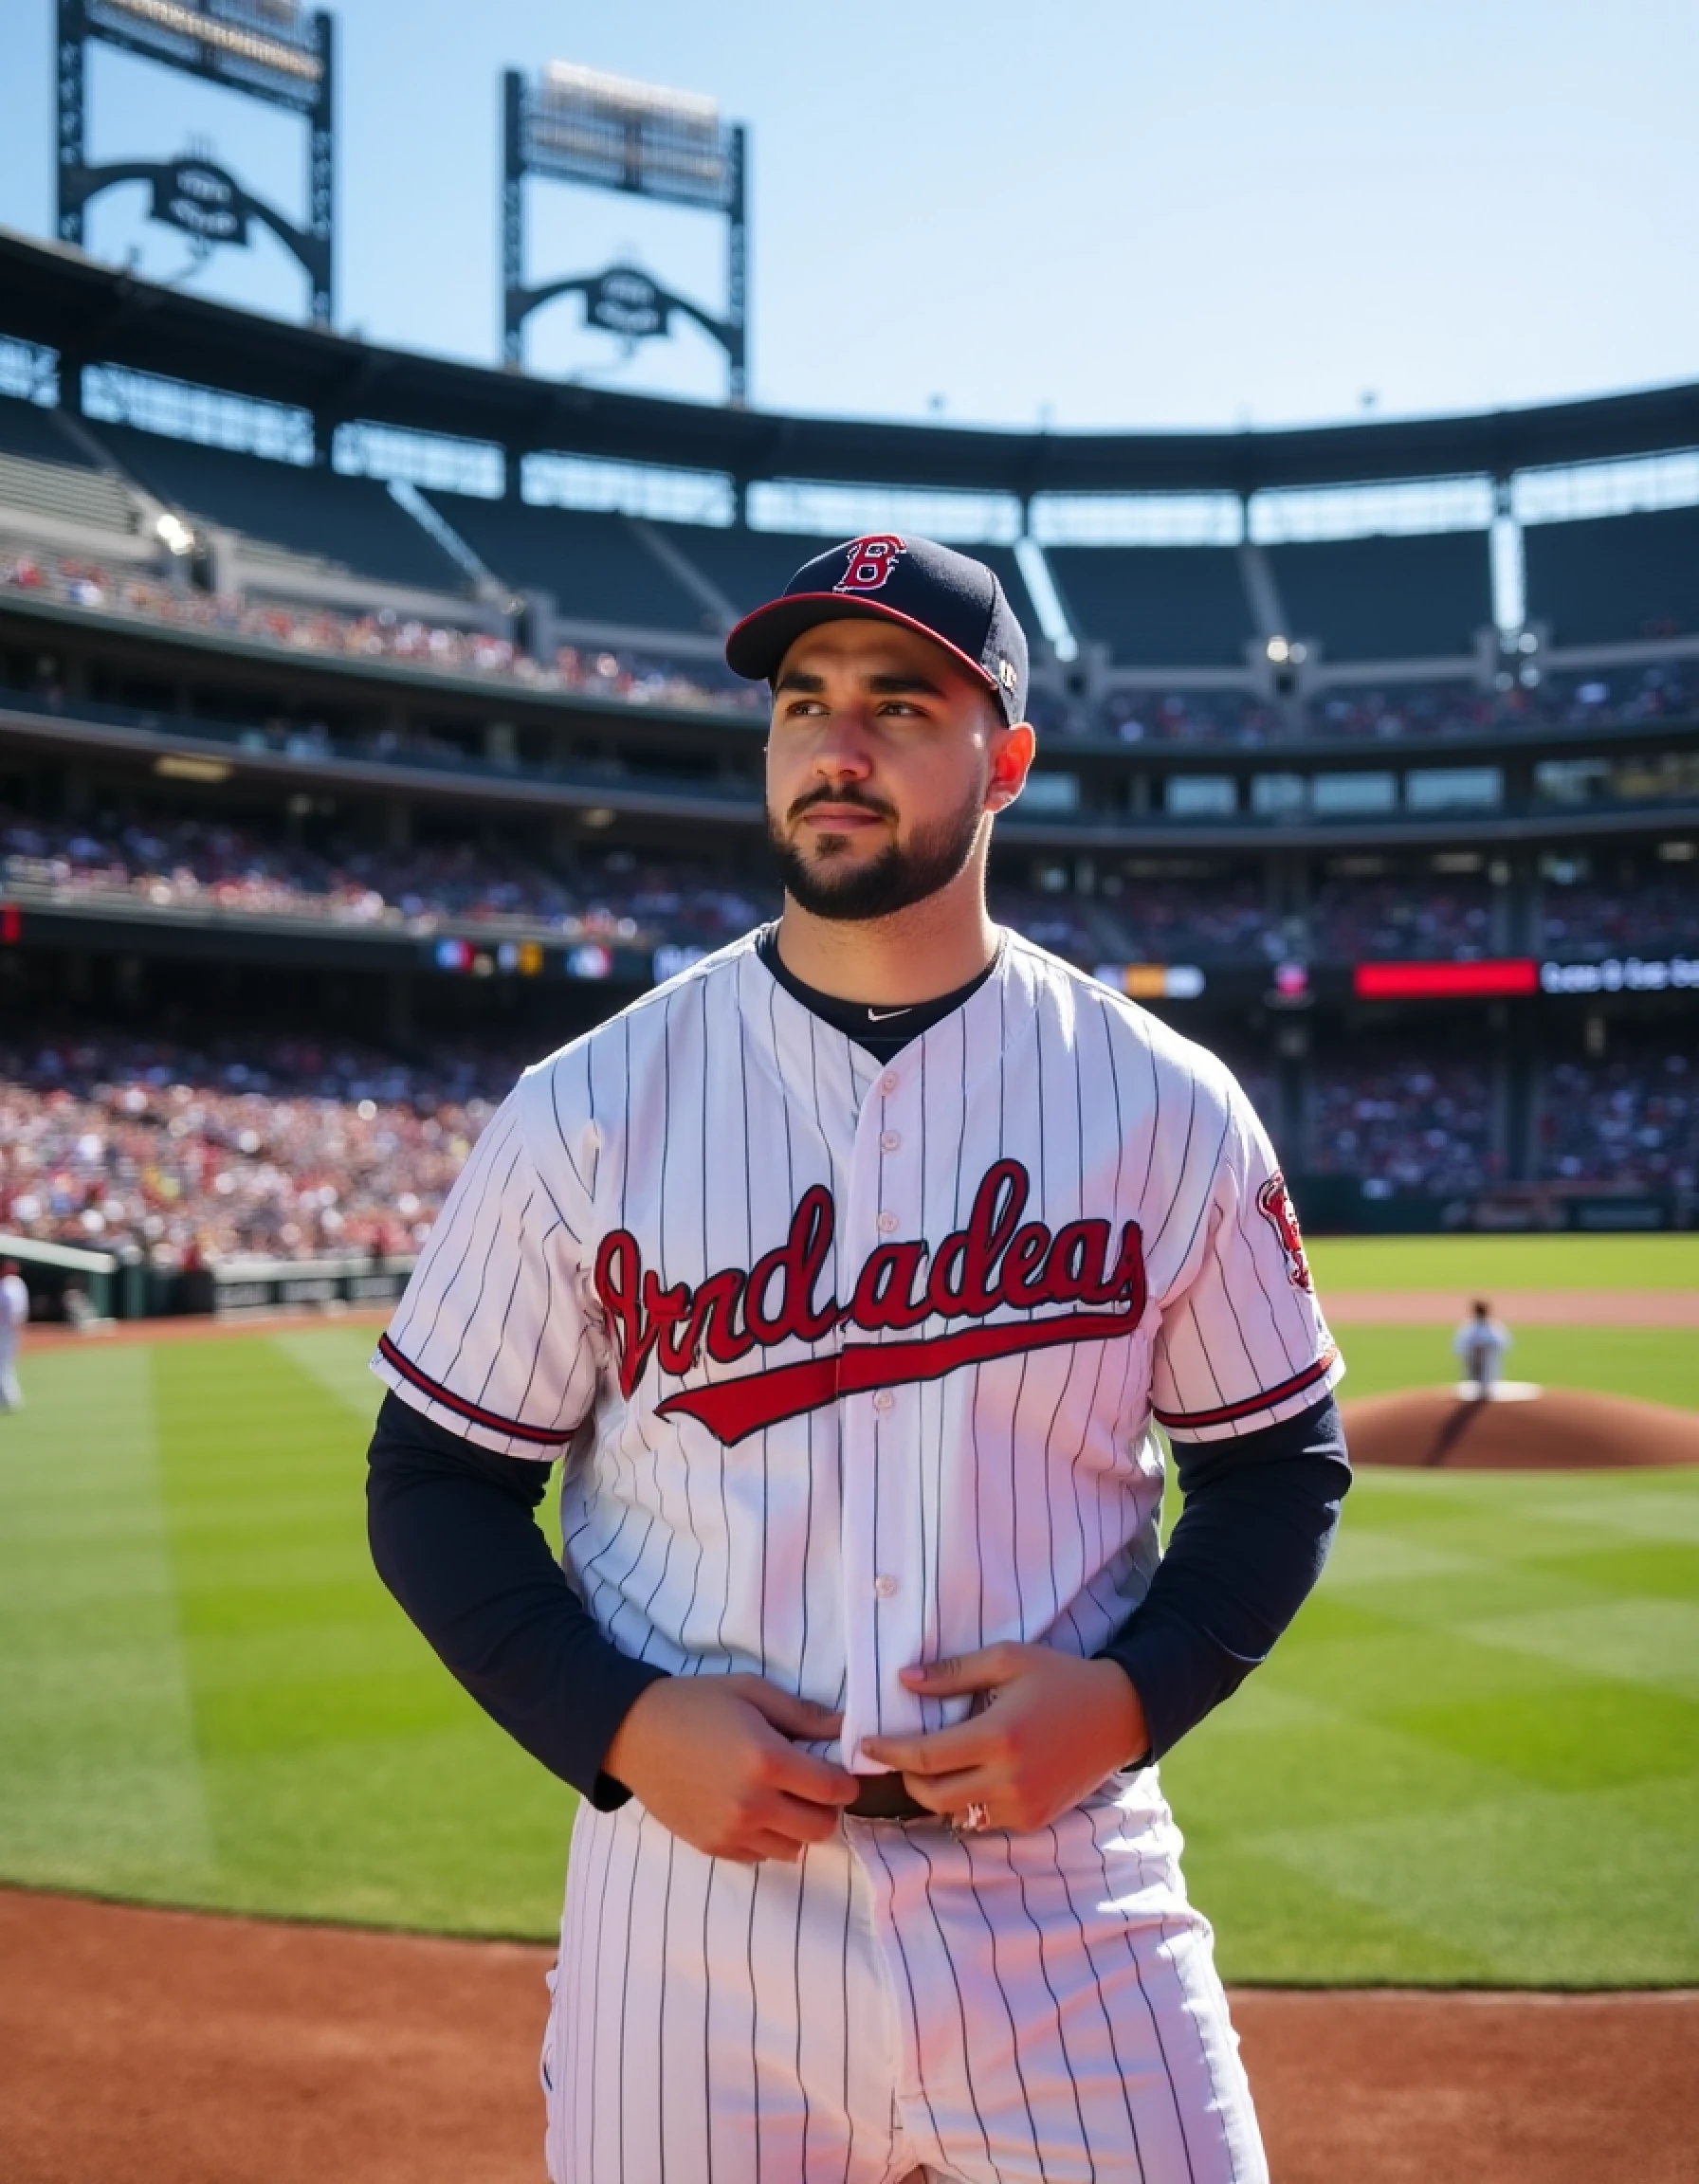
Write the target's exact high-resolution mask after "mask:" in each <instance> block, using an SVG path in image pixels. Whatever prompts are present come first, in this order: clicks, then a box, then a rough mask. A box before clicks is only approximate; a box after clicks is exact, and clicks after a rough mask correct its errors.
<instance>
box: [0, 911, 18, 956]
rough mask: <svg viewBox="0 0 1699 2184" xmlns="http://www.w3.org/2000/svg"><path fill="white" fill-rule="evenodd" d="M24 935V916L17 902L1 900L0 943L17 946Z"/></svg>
mask: <svg viewBox="0 0 1699 2184" xmlns="http://www.w3.org/2000/svg"><path fill="white" fill-rule="evenodd" d="M23 937H24V917H23V913H22V911H20V910H19V908H18V906H17V904H16V903H15V902H0V945H5V946H9V947H15V946H16V945H17V943H18V942H19V941H20V940H21V939H22V938H23Z"/></svg>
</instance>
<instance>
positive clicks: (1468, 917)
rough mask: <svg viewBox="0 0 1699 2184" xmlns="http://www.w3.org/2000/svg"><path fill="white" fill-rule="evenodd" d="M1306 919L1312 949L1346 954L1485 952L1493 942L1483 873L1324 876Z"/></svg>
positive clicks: (1348, 958) (1339, 956) (1349, 958)
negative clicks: (1381, 877)
mask: <svg viewBox="0 0 1699 2184" xmlns="http://www.w3.org/2000/svg"><path fill="white" fill-rule="evenodd" d="M1307 924H1308V930H1309V944H1310V949H1311V951H1312V953H1313V954H1314V955H1316V956H1323V957H1328V956H1331V957H1333V958H1334V959H1336V960H1343V961H1345V962H1361V961H1364V960H1372V959H1373V958H1375V957H1377V956H1416V957H1421V956H1434V957H1451V956H1461V957H1468V956H1486V955H1488V954H1489V953H1490V952H1491V946H1492V888H1491V885H1490V883H1489V881H1488V879H1487V876H1486V874H1485V873H1482V874H1480V875H1479V876H1472V875H1469V874H1458V875H1452V874H1445V875H1440V876H1434V877H1430V876H1428V875H1423V876H1421V877H1419V878H1417V877H1416V876H1415V875H1411V876H1408V877H1401V878H1388V879H1385V880H1350V879H1329V880H1324V881H1323V882H1322V883H1320V885H1319V886H1318V887H1317V889H1316V891H1315V895H1314V897H1313V899H1312V901H1311V902H1310V906H1309V911H1308V917H1307Z"/></svg>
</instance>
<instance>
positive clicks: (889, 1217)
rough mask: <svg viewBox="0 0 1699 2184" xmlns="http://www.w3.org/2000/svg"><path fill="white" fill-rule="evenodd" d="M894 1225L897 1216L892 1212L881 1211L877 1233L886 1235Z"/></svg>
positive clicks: (895, 1224)
mask: <svg viewBox="0 0 1699 2184" xmlns="http://www.w3.org/2000/svg"><path fill="white" fill-rule="evenodd" d="M896 1226H897V1216H896V1215H895V1214H894V1213H882V1214H881V1215H880V1216H879V1233H880V1234H881V1235H882V1236H888V1235H889V1234H890V1233H891V1231H892V1230H893V1229H894V1228H896Z"/></svg>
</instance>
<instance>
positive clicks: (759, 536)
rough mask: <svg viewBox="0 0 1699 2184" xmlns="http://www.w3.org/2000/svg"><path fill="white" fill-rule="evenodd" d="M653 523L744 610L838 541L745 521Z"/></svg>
mask: <svg viewBox="0 0 1699 2184" xmlns="http://www.w3.org/2000/svg"><path fill="white" fill-rule="evenodd" d="M653 528H654V529H655V531H656V532H657V533H659V535H660V536H661V537H664V538H665V539H667V542H668V543H669V544H670V545H671V546H672V547H673V548H674V549H675V551H677V552H678V553H680V554H682V555H684V556H685V559H686V560H688V561H690V562H692V563H694V565H695V566H696V567H697V568H698V569H700V570H701V571H702V573H703V575H704V576H705V577H706V578H707V580H708V582H709V583H710V584H712V585H713V586H714V587H715V589H716V590H717V591H719V592H722V593H723V594H724V596H725V598H726V599H727V601H728V602H729V603H730V605H731V606H732V607H733V608H734V609H735V610H737V612H738V613H739V614H747V613H748V612H749V611H750V610H751V609H752V608H756V607H759V606H760V605H762V603H763V602H764V601H766V600H768V599H772V598H774V597H775V596H776V594H777V593H778V592H782V591H783V590H784V588H785V586H786V584H788V583H789V581H790V579H791V576H792V574H793V573H794V572H795V570H797V569H799V568H800V567H801V566H802V564H803V563H804V562H805V561H809V560H812V559H813V556H814V555H816V554H823V553H825V551H826V549H827V547H829V546H835V545H836V544H837V540H836V539H835V538H816V537H803V536H801V535H799V534H797V533H795V532H790V531H750V530H746V529H745V528H744V527H743V525H742V524H737V525H733V526H730V527H727V528H724V529H722V528H720V527H718V526H716V525H712V524H705V523H657V524H655V525H654V527H653Z"/></svg>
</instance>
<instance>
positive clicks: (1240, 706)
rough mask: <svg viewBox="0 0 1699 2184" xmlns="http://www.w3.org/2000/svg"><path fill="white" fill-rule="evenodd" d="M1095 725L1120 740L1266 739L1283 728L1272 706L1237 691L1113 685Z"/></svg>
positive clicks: (1249, 741)
mask: <svg viewBox="0 0 1699 2184" xmlns="http://www.w3.org/2000/svg"><path fill="white" fill-rule="evenodd" d="M1097 724H1098V727H1099V729H1100V731H1101V732H1102V733H1103V734H1104V735H1106V736H1112V737H1115V739H1116V740H1117V742H1121V743H1149V742H1158V743H1267V742H1269V741H1270V740H1271V739H1272V738H1273V737H1276V736H1278V735H1279V734H1280V733H1281V730H1282V727H1283V722H1282V720H1281V718H1280V716H1279V714H1278V713H1276V712H1275V710H1274V708H1273V707H1272V706H1271V705H1266V704H1265V703H1264V702H1263V701H1262V700H1261V699H1260V698H1253V697H1251V696H1250V694H1249V693H1247V692H1240V691H1236V690H1113V691H1111V692H1110V693H1109V694H1108V696H1107V697H1106V698H1105V699H1104V701H1103V702H1102V704H1101V705H1100V706H1099V707H1098V719H1097Z"/></svg>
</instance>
